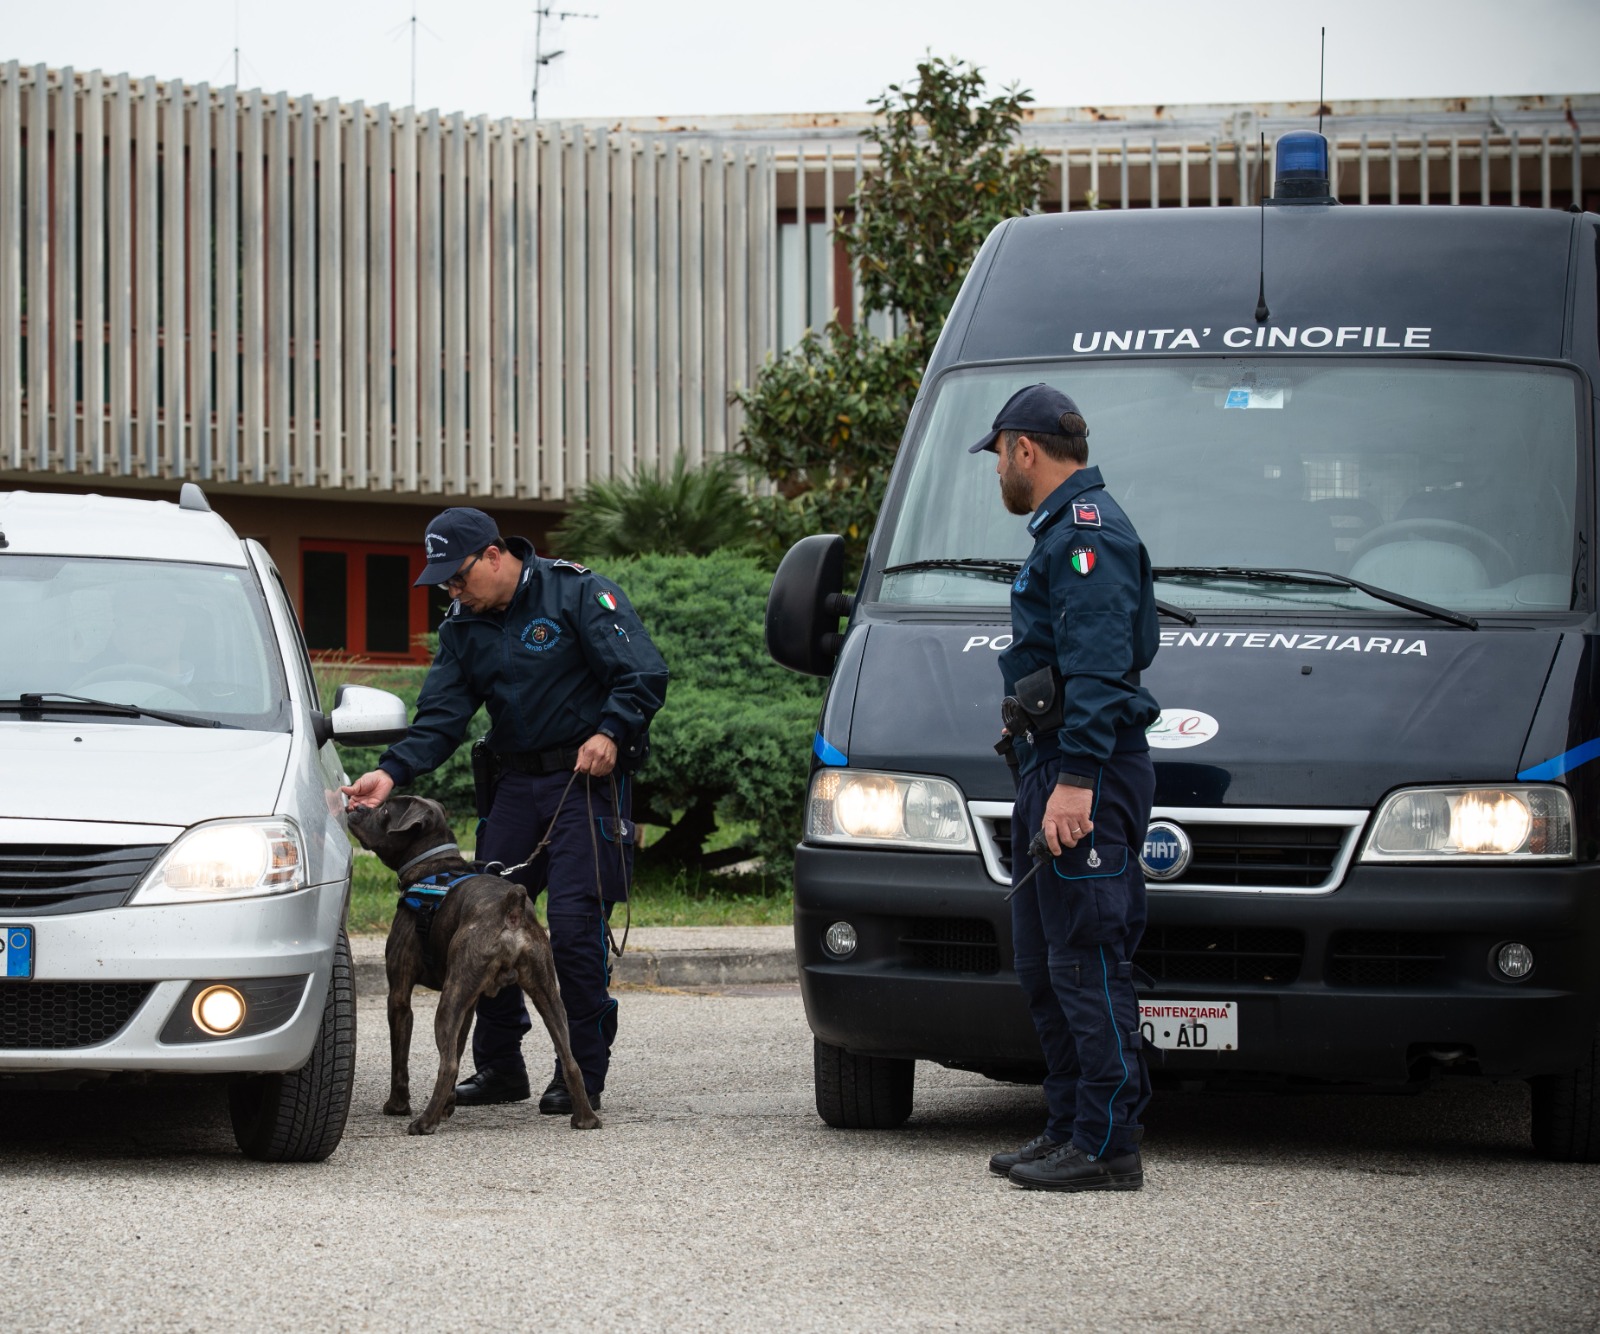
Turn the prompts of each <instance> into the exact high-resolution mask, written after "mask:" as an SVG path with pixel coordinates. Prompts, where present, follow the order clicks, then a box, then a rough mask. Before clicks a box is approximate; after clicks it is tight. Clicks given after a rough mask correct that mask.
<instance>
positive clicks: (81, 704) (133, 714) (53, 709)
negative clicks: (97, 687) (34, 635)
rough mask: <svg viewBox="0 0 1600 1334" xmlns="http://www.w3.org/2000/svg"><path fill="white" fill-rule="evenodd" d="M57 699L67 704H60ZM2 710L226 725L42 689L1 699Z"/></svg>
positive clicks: (163, 711)
mask: <svg viewBox="0 0 1600 1334" xmlns="http://www.w3.org/2000/svg"><path fill="white" fill-rule="evenodd" d="M57 700H64V701H66V703H65V704H58V703H57V702H56V701H57ZM0 712H4V713H12V712H23V713H82V714H90V715H99V716H102V717H106V718H154V719H156V720H157V721H159V722H163V723H176V724H177V725H178V726H179V727H223V726H226V724H224V723H220V722H218V721H217V720H216V719H215V718H196V717H195V716H194V715H193V714H191V713H168V712H167V711H166V710H165V709H147V708H145V707H144V706H143V705H142V704H118V703H117V702H116V701H114V700H109V699H88V698H86V697H85V696H83V695H65V694H62V693H61V692H60V691H59V690H41V691H39V692H38V693H37V694H24V695H19V696H18V697H17V698H16V699H0Z"/></svg>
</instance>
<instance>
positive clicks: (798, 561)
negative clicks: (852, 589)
mask: <svg viewBox="0 0 1600 1334" xmlns="http://www.w3.org/2000/svg"><path fill="white" fill-rule="evenodd" d="M843 584H844V538H842V537H840V536H839V535H838V534H837V533H818V534H815V535H813V536H811V537H802V538H801V539H800V540H799V541H798V542H796V543H795V544H794V545H793V546H792V547H790V548H789V550H788V552H787V553H785V555H784V558H783V560H782V561H781V562H780V563H779V565H778V572H777V574H775V575H774V576H773V578H772V591H771V592H769V593H768V594H767V652H768V653H770V654H771V655H772V660H773V661H774V662H776V663H777V664H778V665H779V666H780V667H787V668H788V669H789V670H790V671H793V672H804V673H805V674H806V675H808V676H827V675H829V673H831V672H832V671H833V661H834V659H835V658H837V657H838V656H839V649H840V648H841V647H842V646H843V644H844V636H843V635H842V634H840V633H839V618H840V617H841V616H848V615H849V614H850V611H851V609H852V607H853V605H854V603H855V599H854V598H852V597H850V596H848V595H847V594H845V593H842V592H840V589H841V587H842V586H843Z"/></svg>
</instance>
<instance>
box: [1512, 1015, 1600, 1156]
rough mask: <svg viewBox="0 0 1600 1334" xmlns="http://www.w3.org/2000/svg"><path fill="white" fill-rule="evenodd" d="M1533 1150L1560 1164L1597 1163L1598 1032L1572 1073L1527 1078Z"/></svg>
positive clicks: (1599, 1103)
mask: <svg viewBox="0 0 1600 1334" xmlns="http://www.w3.org/2000/svg"><path fill="white" fill-rule="evenodd" d="M1528 1083H1529V1085H1530V1086H1531V1087H1532V1089H1533V1147H1534V1148H1535V1149H1537V1150H1538V1151H1539V1153H1540V1154H1541V1155H1542V1156H1544V1157H1546V1158H1551V1159H1554V1160H1555V1161H1556V1162H1561V1163H1600V1098H1597V1097H1596V1096H1595V1095H1596V1093H1597V1092H1600V1089H1597V1087H1596V1085H1597V1084H1600V1030H1597V1031H1596V1033H1595V1036H1594V1040H1593V1041H1592V1042H1591V1043H1590V1045H1589V1059H1588V1060H1587V1061H1585V1062H1584V1063H1583V1064H1582V1065H1581V1066H1579V1067H1578V1068H1577V1069H1576V1070H1574V1071H1572V1073H1571V1074H1566V1075H1541V1076H1540V1077H1539V1078H1537V1079H1530V1080H1529V1081H1528Z"/></svg>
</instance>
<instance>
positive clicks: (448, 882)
mask: <svg viewBox="0 0 1600 1334" xmlns="http://www.w3.org/2000/svg"><path fill="white" fill-rule="evenodd" d="M455 851H457V848H456V845H455V844H454V843H442V844H440V845H439V846H438V847H436V848H429V849H428V850H427V851H426V852H424V853H423V854H422V855H421V856H419V857H413V858H412V859H411V860H410V861H408V862H407V863H406V864H405V865H404V866H402V867H401V868H400V902H401V903H402V904H403V905H405V906H406V907H407V908H410V909H411V911H412V912H413V913H414V914H415V915H416V919H417V934H418V935H419V936H421V937H422V947H423V949H427V947H428V932H429V930H430V929H431V928H432V926H433V919H434V917H435V916H436V915H437V914H438V912H439V909H440V908H442V907H443V906H444V900H445V895H447V894H448V893H449V892H450V891H451V890H452V889H454V888H455V887H456V886H457V885H459V884H460V883H461V882H462V881H463V880H470V879H472V877H473V876H475V875H477V874H479V872H477V871H467V872H465V873H464V874H462V875H451V874H450V872H449V871H440V872H439V873H438V874H436V875H429V876H424V877H423V878H422V879H421V880H413V881H411V882H410V883H409V884H408V883H407V882H406V879H405V873H406V872H407V871H409V870H410V869H411V868H412V867H413V866H417V865H419V864H420V863H422V862H425V861H427V860H429V859H430V858H432V857H437V856H438V855H439V854H440V853H441V852H455Z"/></svg>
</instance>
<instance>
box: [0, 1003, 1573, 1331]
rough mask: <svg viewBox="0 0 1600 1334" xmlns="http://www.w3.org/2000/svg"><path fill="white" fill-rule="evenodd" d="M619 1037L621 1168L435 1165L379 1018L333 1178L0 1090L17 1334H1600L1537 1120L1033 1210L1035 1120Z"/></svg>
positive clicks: (1160, 1108)
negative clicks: (1028, 1172)
mask: <svg viewBox="0 0 1600 1334" xmlns="http://www.w3.org/2000/svg"><path fill="white" fill-rule="evenodd" d="M430 1002H431V997H429V998H426V999H424V1001H423V1003H422V1004H421V1005H420V1006H419V1015H418V1024H417V1033H418V1042H417V1047H418V1051H417V1056H418V1059H417V1061H416V1062H415V1070H414V1077H413V1084H414V1087H419V1088H426V1086H427V1084H428V1083H430V1082H431V1077H432V1073H433V1070H434V1068H435V1063H434V1058H433V1054H432V1051H431V1042H429V1041H428V1040H427V1038H426V1035H428V1034H430V1033H431V1017H432V1014H431V1003H430ZM622 1003H623V1016H622V1018H623V1023H622V1039H621V1042H620V1043H619V1046H618V1050H617V1064H616V1066H615V1067H614V1069H613V1075H612V1081H611V1086H610V1087H609V1088H608V1089H607V1091H606V1095H605V1106H604V1110H603V1113H602V1116H603V1119H604V1120H605V1129H604V1130H602V1131H599V1132H595V1133H587V1134H585V1133H579V1132H577V1131H573V1130H571V1129H569V1128H568V1127H567V1125H566V1123H565V1121H564V1120H561V1119H559V1118H554V1117H541V1116H539V1115H538V1114H537V1112H536V1111H535V1110H534V1107H533V1105H532V1104H531V1103H523V1104H514V1105H511V1106H505V1107H496V1108H481V1109H475V1110H474V1109H466V1110H463V1111H461V1112H459V1113H457V1114H456V1116H455V1117H453V1118H452V1119H451V1120H449V1121H447V1122H445V1124H444V1126H443V1127H442V1128H441V1130H440V1132H439V1133H438V1134H437V1135H436V1136H434V1137H432V1138H427V1139H418V1138H411V1137H408V1136H406V1135H405V1134H404V1133H402V1127H403V1124H404V1123H403V1122H401V1121H397V1120H393V1119H390V1118H386V1117H384V1116H382V1115H381V1114H380V1113H379V1112H378V1107H379V1105H380V1103H381V1102H382V1100H383V1097H384V1095H385V1092H386V1082H387V1067H388V1056H387V1041H386V1037H385V1031H384V1014H383V1008H382V1003H381V1002H380V1001H378V1000H376V999H364V1000H363V1001H362V1002H361V1009H360V1041H361V1055H360V1069H359V1075H358V1083H357V1089H356V1101H355V1107H354V1110H353V1112H352V1114H351V1121H350V1126H349V1130H348V1132H347V1134H346V1138H345V1141H344V1143H343V1145H342V1146H341V1147H340V1149H339V1151H338V1152H337V1153H336V1154H335V1155H334V1156H333V1158H332V1159H330V1160H329V1161H328V1162H327V1163H325V1164H322V1165H318V1166H303V1167H293V1168H282V1167H279V1168H274V1167H266V1166H262V1165H259V1164H254V1163H249V1162H246V1161H244V1160H243V1159H241V1158H239V1157H238V1156H237V1155H236V1154H235V1152H234V1150H233V1144H232V1137H231V1134H230V1133H229V1131H228V1128H227V1122H226V1113H225V1111H224V1110H223V1108H222V1103H221V1100H220V1097H218V1096H217V1095H216V1093H215V1091H214V1090H212V1089H210V1088H205V1087H201V1088H192V1087H191V1088H176V1087H173V1086H156V1087H149V1088H125V1089H115V1090H112V1089H101V1090H98V1091H90V1092H80V1093H73V1094H66V1093H56V1092H48V1093H47V1092H23V1091H16V1090H9V1091H6V1090H3V1088H0V1143H3V1144H4V1145H5V1149H4V1156H3V1160H0V1189H3V1190H4V1192H5V1203H6V1206H7V1208H6V1215H7V1221H6V1224H5V1228H4V1232H3V1234H0V1236H3V1242H0V1256H3V1269H0V1274H3V1276H4V1281H3V1283H0V1328H3V1329H6V1330H24V1329H43V1328H46V1327H48V1328H50V1329H52V1330H60V1329H96V1330H99V1329H140V1330H189V1329H203V1328H217V1327H219V1326H228V1327H232V1328H241V1329H257V1328H260V1329H289V1328H295V1329H316V1330H320V1329H374V1330H398V1329H438V1328H452V1327H458V1326H462V1325H465V1326H467V1327H469V1328H518V1327H528V1326H533V1325H535V1324H538V1325H541V1326H544V1327H548V1328H553V1329H558V1330H565V1329H577V1328H588V1329H629V1330H641V1329H642V1330H657V1329H660V1330H665V1329H672V1330H693V1329H733V1328H747V1327H751V1326H779V1325H782V1326H784V1327H787V1328H791V1329H798V1330H808V1329H839V1328H875V1329H928V1328H933V1329H947V1328H966V1329H973V1328H976V1329H1002V1328H1016V1327H1019V1326H1020V1327H1029V1328H1051V1329H1094V1330H1100V1329H1136V1328H1145V1327H1149V1326H1152V1325H1163V1324H1164V1325H1172V1326H1183V1327H1199V1328H1203V1329H1245V1328H1268V1327H1276V1326H1284V1325H1291V1324H1292V1325H1293V1326H1296V1327H1298V1328H1303V1329H1361V1330H1368V1329H1403V1330H1422V1329H1428V1330H1431V1329H1438V1330H1473V1329H1483V1330H1490V1329H1494V1330H1506V1329H1528V1330H1550V1329H1595V1328H1597V1327H1600V1314H1597V1313H1600V1168H1594V1167H1573V1166H1562V1165H1552V1164H1547V1163H1541V1162H1539V1161H1537V1160H1535V1159H1534V1158H1533V1157H1532V1156H1531V1153H1530V1150H1529V1148H1528V1146H1527V1126H1526V1118H1527V1104H1526V1094H1525V1092H1524V1090H1523V1089H1522V1088H1521V1087H1520V1086H1509V1085H1508V1086H1505V1087H1492V1086H1482V1085H1476V1084H1461V1085H1456V1086H1449V1087H1445V1088H1441V1089H1439V1090H1437V1091H1434V1092H1430V1093H1427V1094H1424V1095H1422V1096H1419V1097H1413V1098H1379V1097H1370V1096H1343V1097H1341V1096H1299V1097H1279V1098H1273V1097H1266V1096H1254V1095H1251V1096H1229V1097H1224V1096H1218V1095H1198V1094H1177V1093H1171V1094H1162V1093H1158V1094H1157V1099H1156V1102H1155V1103H1154V1104H1153V1106H1152V1109H1151V1113H1152V1114H1151V1116H1150V1118H1149V1132H1148V1139H1147V1144H1146V1153H1145V1161H1146V1176H1147V1185H1146V1188H1145V1190H1144V1191H1143V1192H1142V1193H1139V1194H1113V1195H1079V1196H1061V1195H1046V1194H1035V1193H1032V1192H1024V1191H1019V1190H1016V1189H1013V1188H1012V1187H1010V1186H1009V1185H1007V1184H1006V1183H1004V1182H1002V1181H1000V1180H998V1179H996V1178H993V1177H991V1176H990V1175H989V1174H988V1172H987V1171H986V1170H985V1160H986V1158H987V1155H988V1154H989V1153H990V1152H991V1151H992V1150H994V1149H995V1148H999V1147H1009V1146H1011V1145H1013V1144H1015V1143H1018V1142H1020V1141H1022V1140H1024V1139H1026V1138H1028V1137H1029V1136H1030V1135H1032V1134H1033V1133H1035V1131H1036V1130H1037V1129H1038V1127H1039V1123H1040V1108H1041V1102H1040V1096H1039V1092H1038V1090H1036V1089H1031V1088H1021V1087H1013V1086H1007V1085H998V1084H992V1083H989V1082H988V1081H986V1080H983V1079H981V1078H978V1077H976V1076H972V1075H966V1074H959V1073H955V1072H951V1071H944V1070H938V1069H935V1068H933V1067H929V1066H921V1067H919V1069H918V1080H919V1084H918V1094H917V1110H916V1114H915V1116H914V1117H913V1119H912V1121H911V1122H910V1123H909V1124H908V1125H907V1126H906V1128H905V1129H904V1130H902V1131H899V1132H894V1133H883V1132H854V1133H852V1132H841V1131H830V1130H828V1129H827V1128H826V1127H824V1126H823V1125H822V1124H821V1123H820V1122H819V1121H818V1120H817V1118H816V1116H815V1113H814V1111H813V1109H812V1105H811V1070H810V1037H809V1034H808V1032H807V1030H806V1025H805V1018H804V1015H803V1013H802V1011H801V1007H800V1001H799V996H798V992H797V991H796V990H794V989H793V988H772V987H767V988H749V989H745V990H743V991H732V992H723V993H716V994H699V993H685V992H675V993H674V992H642V991H636V992H631V993H628V994H626V995H624V997H623V1002H622Z"/></svg>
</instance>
